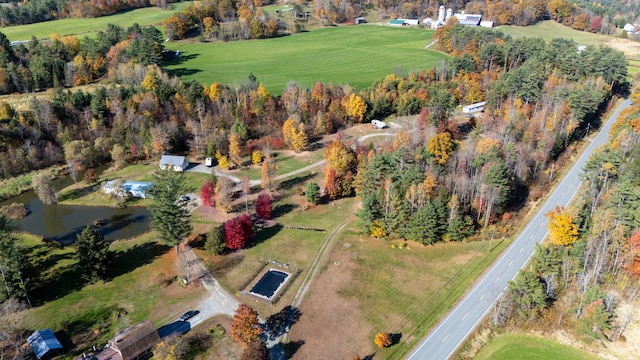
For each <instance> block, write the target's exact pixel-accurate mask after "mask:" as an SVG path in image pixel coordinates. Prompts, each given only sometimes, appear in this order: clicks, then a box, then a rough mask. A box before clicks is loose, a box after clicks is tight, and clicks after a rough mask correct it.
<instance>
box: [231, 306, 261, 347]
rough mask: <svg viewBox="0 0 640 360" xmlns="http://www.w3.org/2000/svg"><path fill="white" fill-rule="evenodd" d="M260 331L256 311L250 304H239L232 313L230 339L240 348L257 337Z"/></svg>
mask: <svg viewBox="0 0 640 360" xmlns="http://www.w3.org/2000/svg"><path fill="white" fill-rule="evenodd" d="M261 332H262V330H261V329H260V323H259V321H258V313H257V312H256V311H255V310H254V309H253V308H252V307H251V306H249V305H245V304H240V306H238V309H237V310H236V313H235V314H234V315H233V322H232V323H231V339H232V340H233V341H234V342H236V343H239V344H240V345H241V346H242V348H246V347H247V345H249V344H250V343H251V342H253V341H256V340H258V339H259V338H258V337H259V336H260V333H261Z"/></svg>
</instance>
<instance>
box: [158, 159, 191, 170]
mask: <svg viewBox="0 0 640 360" xmlns="http://www.w3.org/2000/svg"><path fill="white" fill-rule="evenodd" d="M188 166H189V161H188V160H187V157H186V156H176V155H162V158H160V169H162V170H173V171H184V170H185V169H186V168H187V167H188Z"/></svg>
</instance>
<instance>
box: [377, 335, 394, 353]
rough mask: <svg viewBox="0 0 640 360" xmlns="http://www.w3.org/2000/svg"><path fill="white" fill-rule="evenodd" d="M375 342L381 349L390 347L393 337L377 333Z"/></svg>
mask: <svg viewBox="0 0 640 360" xmlns="http://www.w3.org/2000/svg"><path fill="white" fill-rule="evenodd" d="M373 342H374V343H375V344H376V345H377V346H378V347H379V348H381V349H382V348H385V347H388V346H390V345H391V343H392V341H391V335H389V334H387V333H377V334H376V337H375V339H374V340H373Z"/></svg>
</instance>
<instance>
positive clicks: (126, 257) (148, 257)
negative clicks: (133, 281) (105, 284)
mask: <svg viewBox="0 0 640 360" xmlns="http://www.w3.org/2000/svg"><path fill="white" fill-rule="evenodd" d="M169 249H170V247H169V246H166V245H163V244H158V243H144V244H139V245H135V246H134V247H132V248H130V249H128V250H126V251H118V252H116V253H114V254H113V262H112V265H111V271H110V272H109V275H110V276H111V277H112V278H115V277H118V276H120V275H124V274H127V273H130V272H131V271H133V270H135V269H137V268H139V267H141V266H143V265H147V264H150V263H152V262H153V261H154V260H155V259H156V258H157V257H159V256H161V255H163V254H164V253H166V252H167V251H168V250H169Z"/></svg>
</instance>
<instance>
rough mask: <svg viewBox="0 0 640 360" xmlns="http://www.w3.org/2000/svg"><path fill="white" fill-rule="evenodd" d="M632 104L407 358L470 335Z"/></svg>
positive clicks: (430, 355)
mask: <svg viewBox="0 0 640 360" xmlns="http://www.w3.org/2000/svg"><path fill="white" fill-rule="evenodd" d="M629 105H631V101H629V100H624V101H623V102H622V103H621V104H620V105H619V106H618V108H617V109H616V111H615V112H614V113H613V115H612V116H611V117H610V118H609V120H608V121H607V123H606V124H605V125H604V127H603V128H602V129H601V130H600V132H599V133H598V134H597V136H596V137H595V138H593V139H592V140H591V144H589V146H588V147H587V148H586V149H585V151H584V153H583V154H582V155H581V156H580V158H579V159H578V161H576V163H575V164H574V166H573V167H572V168H571V170H570V171H569V172H568V173H567V174H566V175H565V177H564V179H562V181H561V182H560V183H559V184H558V186H557V187H556V188H555V190H553V192H552V193H551V195H550V196H549V197H548V199H547V200H546V201H545V203H544V205H542V207H541V208H540V209H539V210H538V213H537V214H536V215H535V217H534V218H533V219H532V220H531V222H529V224H528V225H527V227H525V229H524V230H523V231H522V233H520V235H519V236H518V237H517V238H516V239H515V240H514V242H513V243H512V244H511V245H510V246H509V248H507V250H506V251H505V252H504V254H502V256H500V258H499V259H498V260H497V261H496V263H495V264H494V265H493V266H492V267H491V269H489V271H487V272H486V273H485V275H484V276H482V278H481V279H480V281H478V282H477V283H476V284H475V285H474V287H473V288H472V289H471V291H469V292H468V293H467V295H465V297H464V298H463V299H462V300H460V302H458V304H457V305H456V306H455V307H454V308H453V310H451V311H450V312H449V314H448V315H447V316H446V317H445V318H444V319H443V320H442V321H441V322H440V323H439V324H438V325H437V326H436V327H435V328H434V329H433V330H432V331H431V332H430V333H429V334H428V335H427V337H426V338H425V339H424V340H422V342H420V344H418V346H416V348H415V349H414V350H413V351H412V352H411V353H410V354H409V356H408V357H407V359H410V360H422V359H429V360H432V359H448V358H449V357H451V356H452V354H453V353H454V352H455V351H456V350H457V349H458V347H460V346H461V345H462V343H463V342H464V341H465V339H466V338H467V336H468V335H469V334H470V333H471V332H472V331H473V330H474V329H475V328H476V326H477V325H478V324H479V323H480V321H482V319H483V318H484V317H485V315H486V314H487V313H488V312H489V311H490V310H491V308H492V306H493V304H494V303H495V302H496V300H497V299H498V297H499V296H500V294H502V291H503V290H504V289H505V288H506V287H507V281H509V280H512V279H513V278H514V277H515V276H516V274H517V273H518V270H520V269H521V268H522V267H524V266H525V265H526V263H527V262H528V260H529V258H530V257H531V255H533V252H534V249H535V244H536V243H537V242H540V241H542V240H543V239H544V238H545V237H546V235H547V223H548V220H547V218H546V217H545V216H544V214H546V213H547V212H549V210H551V209H553V208H554V207H555V206H556V205H560V206H567V205H568V204H569V202H570V201H571V199H572V198H573V196H574V195H575V193H576V192H577V190H578V188H579V187H580V184H581V183H582V181H581V180H580V179H579V177H578V175H579V174H580V173H581V172H582V168H583V167H584V165H585V163H586V162H587V160H588V159H589V156H590V155H591V154H592V153H593V151H594V150H595V149H596V148H598V147H600V146H601V145H603V144H604V143H605V142H606V141H607V139H608V137H609V130H610V128H611V126H612V125H613V123H614V120H615V118H616V117H617V116H618V114H619V113H620V111H622V110H623V109H625V108H627V107H629Z"/></svg>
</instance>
